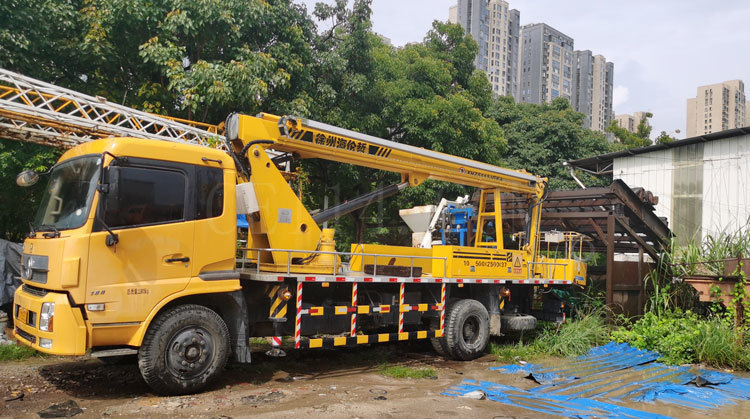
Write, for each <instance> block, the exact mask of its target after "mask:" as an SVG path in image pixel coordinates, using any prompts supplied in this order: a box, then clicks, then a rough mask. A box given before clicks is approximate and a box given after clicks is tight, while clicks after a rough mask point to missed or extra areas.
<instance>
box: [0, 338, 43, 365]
mask: <svg viewBox="0 0 750 419" xmlns="http://www.w3.org/2000/svg"><path fill="white" fill-rule="evenodd" d="M41 356H44V354H43V353H41V352H37V351H35V350H33V349H31V348H29V347H28V346H24V345H18V344H15V343H11V344H3V345H0V362H2V361H20V360H22V359H26V358H32V357H41Z"/></svg>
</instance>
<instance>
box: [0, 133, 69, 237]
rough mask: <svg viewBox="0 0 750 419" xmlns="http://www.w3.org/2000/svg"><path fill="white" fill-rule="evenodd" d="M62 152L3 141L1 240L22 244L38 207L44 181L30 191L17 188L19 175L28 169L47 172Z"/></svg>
mask: <svg viewBox="0 0 750 419" xmlns="http://www.w3.org/2000/svg"><path fill="white" fill-rule="evenodd" d="M59 156H60V151H58V150H55V149H52V148H50V147H45V146H41V145H38V144H32V143H19V142H15V141H10V140H0V237H1V238H3V239H5V240H10V241H15V242H20V241H22V240H23V238H24V236H25V235H26V233H28V232H29V222H30V221H31V220H32V218H33V217H34V214H35V213H36V209H37V207H38V206H39V200H40V197H41V193H42V190H43V188H44V185H45V184H46V180H47V179H45V178H42V179H40V181H39V183H37V184H36V185H34V186H32V187H29V188H22V187H20V186H18V185H16V174H18V173H20V172H21V171H23V170H26V169H32V170H36V171H38V172H44V171H46V170H47V169H49V168H50V167H51V166H52V165H53V164H54V162H55V161H56V160H57V158H58V157H59Z"/></svg>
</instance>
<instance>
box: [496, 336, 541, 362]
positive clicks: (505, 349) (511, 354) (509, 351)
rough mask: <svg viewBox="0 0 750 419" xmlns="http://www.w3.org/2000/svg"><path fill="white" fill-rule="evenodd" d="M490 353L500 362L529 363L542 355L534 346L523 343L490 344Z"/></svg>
mask: <svg viewBox="0 0 750 419" xmlns="http://www.w3.org/2000/svg"><path fill="white" fill-rule="evenodd" d="M490 353H491V354H492V355H495V356H496V357H497V359H498V361H501V362H518V361H529V360H532V359H534V358H538V357H539V356H540V355H542V354H541V353H540V352H539V350H538V349H537V348H536V346H534V344H531V345H528V344H524V343H523V341H520V342H518V343H511V344H499V343H495V342H490Z"/></svg>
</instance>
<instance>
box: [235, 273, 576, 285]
mask: <svg viewBox="0 0 750 419" xmlns="http://www.w3.org/2000/svg"><path fill="white" fill-rule="evenodd" d="M250 275H251V277H252V278H253V279H254V280H258V281H265V282H283V281H284V280H286V279H292V280H296V281H304V282H348V283H355V282H358V283H362V282H364V283H368V282H372V283H392V284H526V285H570V284H573V281H566V280H561V279H528V278H527V279H486V278H432V277H422V278H408V277H390V276H360V275H357V276H332V275H320V276H310V275H294V274H292V275H285V276H278V275H273V274H263V273H261V274H255V273H251V274H250Z"/></svg>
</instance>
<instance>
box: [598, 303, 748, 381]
mask: <svg viewBox="0 0 750 419" xmlns="http://www.w3.org/2000/svg"><path fill="white" fill-rule="evenodd" d="M738 337H739V336H738V334H737V332H736V331H735V330H734V326H733V325H732V324H731V322H730V321H729V320H728V319H722V318H719V317H712V318H709V319H701V318H699V317H698V316H697V315H696V314H695V313H693V312H691V311H689V310H688V311H684V312H683V311H680V310H674V311H667V312H665V313H664V314H663V315H662V316H657V315H655V314H654V313H652V312H648V313H646V315H645V316H643V317H642V318H641V319H640V320H638V321H637V322H635V323H633V325H632V328H631V329H630V330H626V329H620V330H616V331H613V332H612V339H613V340H614V341H616V342H626V343H629V344H631V345H633V346H635V347H636V348H638V349H648V350H653V351H657V352H659V354H661V356H662V357H661V358H660V359H659V360H660V361H662V362H664V363H666V364H688V363H693V362H703V363H706V364H708V365H712V366H716V367H730V368H742V369H750V356H748V355H747V353H748V348H747V347H745V346H744V345H743V343H742V341H741V340H740V339H738Z"/></svg>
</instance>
